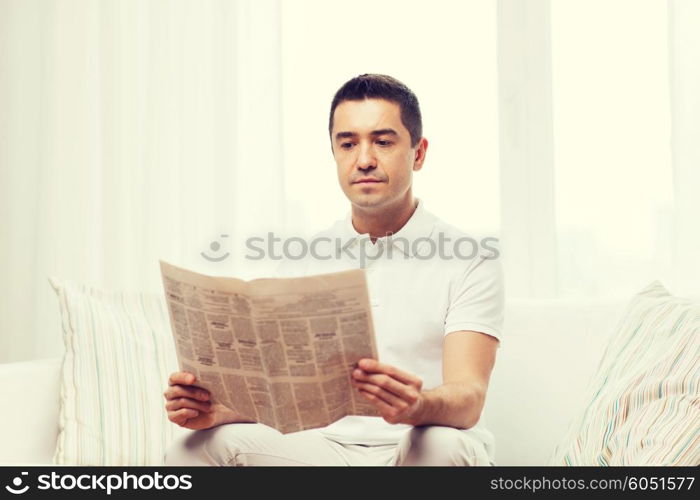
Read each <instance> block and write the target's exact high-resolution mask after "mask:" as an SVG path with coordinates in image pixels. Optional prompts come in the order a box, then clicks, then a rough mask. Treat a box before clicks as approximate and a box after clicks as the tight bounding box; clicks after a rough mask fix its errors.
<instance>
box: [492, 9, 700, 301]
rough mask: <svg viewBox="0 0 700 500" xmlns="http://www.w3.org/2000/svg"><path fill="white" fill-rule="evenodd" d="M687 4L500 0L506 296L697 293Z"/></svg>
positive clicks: (698, 39)
mask: <svg viewBox="0 0 700 500" xmlns="http://www.w3.org/2000/svg"><path fill="white" fill-rule="evenodd" d="M699 10H700V9H699V7H698V5H697V2H693V0H688V1H685V0H670V1H669V2H662V1H658V0H615V1H607V0H557V1H555V2H550V1H548V0H528V1H526V2H520V1H518V0H500V1H499V83H500V102H499V105H500V119H501V123H500V131H501V132H500V150H501V193H500V194H501V212H502V226H501V234H502V238H503V246H504V263H505V267H506V278H507V283H508V287H507V291H508V294H509V295H510V296H511V297H539V298H557V297H602V296H618V297H626V296H629V295H630V294H632V293H634V292H636V291H638V290H640V289H641V288H642V287H644V286H645V285H647V284H648V283H650V282H651V281H653V280H657V279H658V280H661V281H662V282H663V283H664V284H665V285H666V286H667V287H668V288H669V289H670V290H671V291H672V292H674V293H676V294H678V295H690V296H699V295H700V285H698V283H700V259H698V256H700V243H699V241H700V239H699V238H700V229H699V228H700V225H698V220H699V218H700V197H698V196H697V193H698V192H699V191H700V169H699V168H698V165H699V164H700V161H699V160H700V149H699V148H698V141H697V138H698V137H699V136H700V120H699V119H698V116H700V76H699V75H700V72H699V70H698V68H699V67H700V66H698V64H697V62H698V61H700V50H699V44H700V35H699V33H700V15H699Z"/></svg>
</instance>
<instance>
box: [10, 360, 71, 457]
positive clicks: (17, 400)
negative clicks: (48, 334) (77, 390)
mask: <svg viewBox="0 0 700 500" xmlns="http://www.w3.org/2000/svg"><path fill="white" fill-rule="evenodd" d="M60 373H61V358H51V359H42V360H36V361H25V362H21V363H7V364H0V380H2V383H0V401H2V409H1V411H0V443H2V446H0V465H10V464H16V465H19V464H51V463H52V462H53V454H54V449H55V447H56V438H57V437H58V414H59V400H60V386H61V377H60Z"/></svg>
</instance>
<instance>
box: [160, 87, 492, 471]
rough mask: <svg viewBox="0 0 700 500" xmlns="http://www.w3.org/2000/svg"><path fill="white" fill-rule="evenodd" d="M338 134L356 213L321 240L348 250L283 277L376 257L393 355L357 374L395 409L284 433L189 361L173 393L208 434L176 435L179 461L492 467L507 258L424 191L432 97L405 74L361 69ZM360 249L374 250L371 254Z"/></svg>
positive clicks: (174, 410) (192, 425) (173, 458)
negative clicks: (425, 117) (493, 378)
mask: <svg viewBox="0 0 700 500" xmlns="http://www.w3.org/2000/svg"><path fill="white" fill-rule="evenodd" d="M329 132H330V138H331V145H332V151H333V156H334V158H335V161H336V164H337V172H338V180H339V182H340V186H341V188H342V189H343V192H344V194H345V196H346V197H347V198H348V199H349V200H350V203H351V212H350V214H349V215H348V217H347V218H346V219H345V220H341V221H338V222H337V223H336V224H335V225H333V226H332V227H331V228H329V229H328V230H326V231H324V232H322V233H319V234H318V235H317V238H323V239H324V241H334V240H341V241H342V242H343V245H345V246H344V249H345V251H344V252H342V254H341V253H338V254H336V256H335V257H336V258H331V259H327V258H323V259H320V258H315V259H306V260H305V261H303V262H301V263H296V264H295V263H288V264H287V267H286V268H283V274H291V275H294V274H296V275H299V274H316V273H322V272H331V271H338V270H342V269H348V268H358V267H363V268H365V271H366V276H367V281H368V288H369V292H370V299H371V303H372V315H373V318H374V325H375V332H376V341H377V349H378V353H379V360H374V359H363V360H361V361H360V362H359V364H358V365H359V366H358V367H357V368H356V369H354V370H353V371H352V373H351V374H348V375H349V376H350V377H351V380H352V385H353V386H354V388H355V390H357V391H359V392H360V393H361V394H362V396H363V397H365V398H366V399H367V400H368V401H369V402H370V403H372V404H373V405H374V407H375V408H376V409H377V410H378V412H379V413H380V415H381V417H367V416H348V417H345V418H343V419H340V420H339V421H337V422H334V423H333V424H331V425H329V426H327V427H325V428H322V429H311V430H306V431H301V432H296V433H290V434H281V433H279V432H278V431H276V430H275V429H272V428H270V427H267V426H265V425H263V424H259V423H250V422H247V423H246V421H245V419H242V418H241V417H240V416H239V415H236V414H235V413H234V412H233V411H231V410H230V409H228V408H225V407H223V406H222V405H221V404H213V405H212V404H211V403H209V394H208V393H207V391H205V390H203V389H201V388H198V387H196V380H195V379H194V375H192V374H188V373H184V372H178V373H174V374H173V375H172V376H171V377H170V380H169V388H168V390H167V391H166V392H165V397H166V409H167V410H168V417H169V419H170V420H171V421H172V422H174V423H176V424H178V425H180V426H182V427H185V428H187V429H192V430H194V431H195V432H193V433H189V434H187V435H185V436H183V437H182V438H180V439H179V440H178V441H176V443H175V444H174V445H173V446H172V447H171V448H170V450H169V452H168V454H167V456H166V463H168V464H173V465H176V464H179V465H188V464H189V465H204V464H212V465H355V464H357V465H490V464H491V465H492V464H493V461H494V443H493V436H492V435H491V433H490V432H489V431H488V430H486V429H485V428H484V427H483V425H482V424H481V423H480V422H479V420H480V416H481V411H482V408H483V406H484V401H485V399H486V391H487V387H488V382H489V378H490V374H491V371H492V369H493V366H494V362H495V357H496V350H497V347H498V345H499V340H500V335H501V325H502V321H503V280H502V273H501V267H500V263H499V261H498V259H497V258H495V257H497V256H498V255H497V253H491V254H487V255H480V254H479V255H475V252H473V251H472V252H471V254H470V255H467V256H465V255H464V254H465V250H466V249H465V248H464V247H463V246H462V247H461V248H460V247H459V245H457V243H458V242H459V244H460V245H462V244H463V243H464V242H465V241H475V240H473V239H470V238H467V237H466V235H465V234H464V233H461V232H460V231H459V230H457V229H456V228H454V227H452V226H449V225H447V224H445V223H444V222H442V221H441V220H439V219H438V218H437V217H435V216H434V215H432V214H430V213H429V212H428V211H427V210H425V208H424V207H423V202H422V201H421V200H417V199H416V198H414V196H413V191H412V176H413V172H417V171H419V170H420V169H421V168H422V167H423V164H424V162H425V157H426V152H427V149H428V141H427V140H426V139H425V138H424V137H423V136H422V124H421V114H420V108H419V105H418V100H417V99H416V97H415V95H414V94H413V92H411V90H409V89H408V88H407V87H406V86H405V85H403V84H402V83H401V82H399V81H397V80H396V79H394V78H391V77H389V76H385V75H361V76H358V77H356V78H353V79H352V80H350V81H348V82H347V83H345V84H344V85H343V86H342V87H341V88H340V89H339V90H338V92H337V93H336V95H335V97H334V99H333V102H332V105H331V113H330V118H329ZM446 182H449V179H446ZM346 242H348V243H347V244H346ZM449 242H454V245H453V247H452V248H453V249H454V252H448V253H449V255H446V252H445V248H443V247H445V245H446V244H447V243H449ZM438 245H441V247H440V248H438ZM448 246H449V245H448ZM352 249H354V250H356V251H357V250H363V252H364V251H365V250H367V251H371V252H370V253H371V255H367V256H365V255H364V253H362V254H361V255H363V256H364V258H361V259H360V261H359V262H358V260H357V257H356V256H357V253H355V254H354V257H348V254H351V252H350V250H352ZM437 251H439V254H440V255H439V256H437V255H435V253H436V252H437ZM351 255H352V254H351Z"/></svg>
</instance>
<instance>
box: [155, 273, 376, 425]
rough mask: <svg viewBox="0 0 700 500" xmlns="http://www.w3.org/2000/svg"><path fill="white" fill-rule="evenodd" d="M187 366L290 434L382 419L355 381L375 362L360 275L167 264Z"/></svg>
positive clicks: (176, 331) (239, 406)
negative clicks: (226, 271)
mask: <svg viewBox="0 0 700 500" xmlns="http://www.w3.org/2000/svg"><path fill="white" fill-rule="evenodd" d="M160 268H161V274H162V277H163V286H164V289H165V296H166V301H167V304H168V310H169V313H170V325H171V327H172V331H173V335H174V337H175V344H176V349H177V355H178V360H179V364H180V369H181V370H183V371H188V372H191V373H193V374H194V375H195V376H196V377H197V382H196V383H195V384H196V385H198V386H200V387H203V388H205V389H207V390H209V391H210V392H211V394H212V401H213V402H216V401H218V402H221V403H223V404H224V405H226V406H227V407H229V408H231V409H233V410H234V411H236V412H238V413H239V414H241V415H243V416H246V417H249V418H251V419H253V420H255V421H257V422H260V423H263V424H266V425H269V426H270V427H274V428H275V429H277V430H279V431H280V432H283V433H288V432H295V431H300V430H303V429H310V428H315V427H323V426H326V425H328V424H330V423H332V422H334V421H336V420H338V419H339V418H342V417H344V416H346V415H377V414H378V413H377V412H376V411H375V410H374V408H373V407H372V406H371V405H370V404H369V403H367V402H366V401H365V400H364V399H363V398H362V396H360V395H359V394H358V393H357V391H355V390H353V388H352V386H351V384H350V374H351V370H352V369H353V366H354V364H355V363H357V361H358V360H360V359H361V358H375V359H376V358H377V349H376V345H375V340H374V326H373V322H372V311H371V307H370V304H369V296H368V292H367V282H366V279H365V274H364V271H363V270H360V269H355V270H351V271H342V272H337V273H329V274H319V275H315V276H307V277H302V278H263V279H256V280H251V281H243V280H240V279H236V278H226V277H213V276H205V275H202V274H198V273H195V272H192V271H188V270H186V269H182V268H179V267H175V266H173V265H170V264H168V263H166V262H163V261H161V262H160Z"/></svg>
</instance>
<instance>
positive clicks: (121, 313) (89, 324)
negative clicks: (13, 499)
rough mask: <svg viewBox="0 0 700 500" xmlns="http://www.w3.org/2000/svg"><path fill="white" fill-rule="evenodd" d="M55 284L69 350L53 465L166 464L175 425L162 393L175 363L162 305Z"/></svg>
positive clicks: (153, 298)
mask: <svg viewBox="0 0 700 500" xmlns="http://www.w3.org/2000/svg"><path fill="white" fill-rule="evenodd" d="M50 281H51V285H52V286H53V287H54V290H55V291H56V293H57V295H58V299H59V304H60V309H61V317H62V326H63V338H64V342H65V348H66V352H65V357H64V361H63V367H62V384H61V409H60V423H59V425H60V429H59V436H58V442H57V446H56V452H55V455H54V461H55V462H56V463H57V464H72V465H151V464H154V465H155V464H162V463H163V455H164V452H165V449H166V447H167V445H168V444H169V443H170V441H171V440H172V438H173V432H174V427H175V426H173V425H171V424H170V423H169V422H168V420H167V417H166V414H165V410H164V406H163V403H164V400H163V396H162V394H163V391H164V389H165V386H166V384H167V378H168V375H169V374H170V373H171V372H172V371H174V370H175V368H176V366H177V360H176V357H175V350H174V345H173V340H172V335H171V333H170V326H169V322H168V315H167V310H166V308H165V303H164V300H163V299H162V298H161V297H160V296H157V295H146V294H138V293H118V292H106V291H100V290H96V289H92V288H88V287H85V286H76V285H72V284H70V283H66V282H62V281H60V280H57V279H51V280H50Z"/></svg>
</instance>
